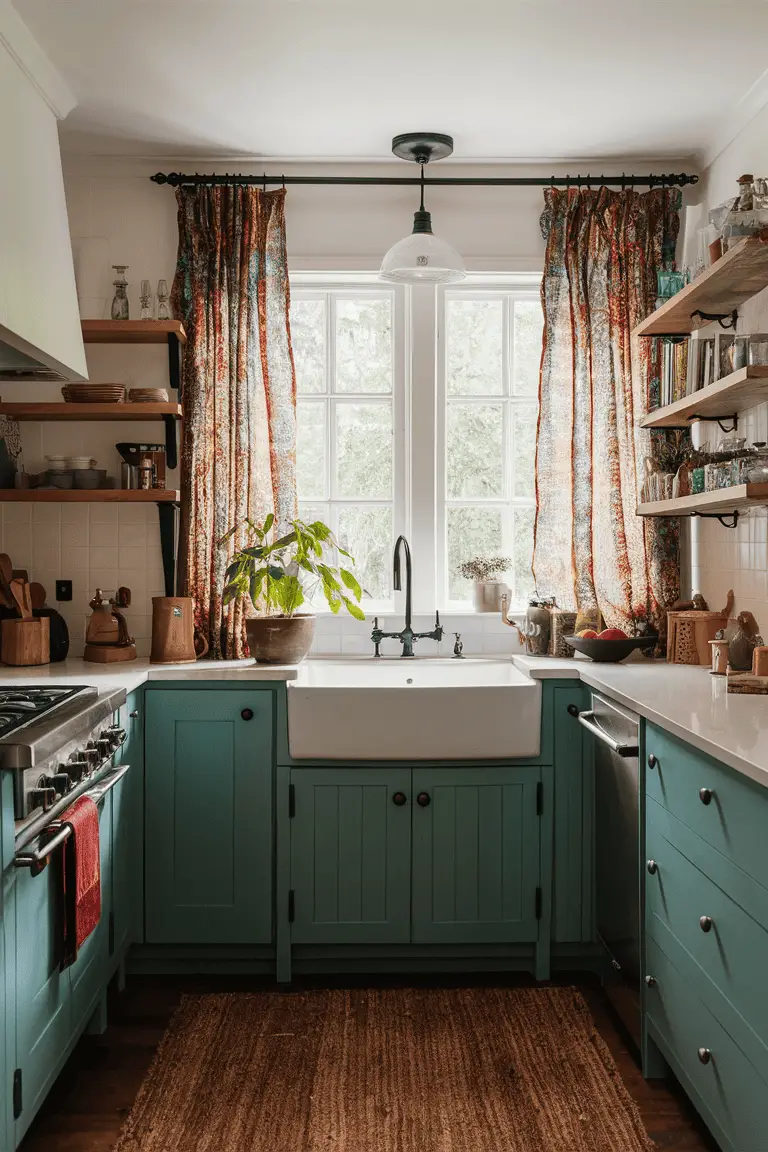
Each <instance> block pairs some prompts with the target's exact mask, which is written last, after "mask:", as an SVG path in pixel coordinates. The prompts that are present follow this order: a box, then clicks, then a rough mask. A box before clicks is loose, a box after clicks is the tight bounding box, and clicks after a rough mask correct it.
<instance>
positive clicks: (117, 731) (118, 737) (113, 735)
mask: <svg viewBox="0 0 768 1152" xmlns="http://www.w3.org/2000/svg"><path fill="white" fill-rule="evenodd" d="M105 735H106V737H107V739H109V740H111V741H112V745H113V747H114V748H119V747H120V746H121V745H122V744H125V728H120V727H119V725H117V724H113V725H112V727H111V728H107V731H106V733H105Z"/></svg>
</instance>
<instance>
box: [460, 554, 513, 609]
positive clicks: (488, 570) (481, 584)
mask: <svg viewBox="0 0 768 1152" xmlns="http://www.w3.org/2000/svg"><path fill="white" fill-rule="evenodd" d="M511 567H512V561H511V560H510V559H509V557H508V556H473V557H472V558H471V559H469V560H465V561H464V562H463V563H462V564H460V565H459V575H460V576H463V577H464V579H465V580H472V581H473V582H474V588H473V593H472V596H473V602H474V607H475V612H498V611H499V609H500V608H501V598H502V596H505V595H506V594H507V592H508V591H509V589H508V588H507V585H506V584H505V583H504V582H503V581H502V580H499V576H501V574H502V572H507V571H508V570H509V569H510V568H511Z"/></svg>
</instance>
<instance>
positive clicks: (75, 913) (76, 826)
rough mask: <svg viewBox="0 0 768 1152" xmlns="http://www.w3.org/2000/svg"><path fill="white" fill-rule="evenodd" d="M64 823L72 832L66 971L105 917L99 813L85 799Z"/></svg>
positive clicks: (66, 873)
mask: <svg viewBox="0 0 768 1152" xmlns="http://www.w3.org/2000/svg"><path fill="white" fill-rule="evenodd" d="M62 822H63V823H64V824H69V826H70V828H71V829H72V834H71V836H70V837H69V839H67V840H65V841H64V868H63V877H64V937H63V949H62V960H61V968H62V969H64V968H68V967H69V966H70V964H74V962H75V960H76V959H77V953H78V950H79V949H80V948H81V947H82V945H83V941H85V940H87V939H88V937H89V936H90V934H91V932H93V930H94V928H95V927H96V925H97V924H98V922H99V919H100V917H101V857H100V852H99V810H98V808H97V807H96V805H95V804H94V802H93V800H91V799H90V797H88V796H81V797H80V798H79V799H77V800H75V802H74V804H72V805H71V806H70V807H69V808H67V810H66V812H64V814H63V816H62Z"/></svg>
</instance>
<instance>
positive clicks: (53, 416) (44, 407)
mask: <svg viewBox="0 0 768 1152" xmlns="http://www.w3.org/2000/svg"><path fill="white" fill-rule="evenodd" d="M766 372H767V373H768V369H766ZM0 416H12V417H13V418H14V420H163V419H165V418H166V417H167V416H170V417H172V418H173V419H175V420H180V419H181V404H171V403H146V404H127V403H126V404H56V403H54V404H2V403H0Z"/></svg>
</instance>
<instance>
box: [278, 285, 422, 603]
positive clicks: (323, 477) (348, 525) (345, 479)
mask: <svg viewBox="0 0 768 1152" xmlns="http://www.w3.org/2000/svg"><path fill="white" fill-rule="evenodd" d="M402 308H403V293H402V291H400V292H398V291H397V290H396V289H394V290H389V289H386V290H381V289H362V288H348V289H344V288H333V289H327V290H324V291H321V290H317V289H311V288H302V287H296V286H295V284H292V287H291V336H292V343H293V354H294V360H295V364H296V385H297V392H298V402H297V420H298V434H297V480H298V490H299V514H300V515H301V516H302V517H303V518H304V519H307V520H308V519H321V520H324V521H325V523H327V524H328V525H330V527H331V528H332V529H333V531H334V532H335V533H336V535H337V536H338V538H339V540H340V542H341V544H342V545H343V547H345V548H346V549H347V550H348V551H349V552H350V553H351V554H352V555H353V556H354V557H355V559H356V561H357V574H358V577H359V579H360V582H361V584H362V585H363V588H364V589H365V591H366V593H367V594H368V596H367V597H366V604H365V608H366V610H368V611H375V610H377V609H386V608H391V607H393V600H392V573H391V568H392V565H391V556H392V546H393V543H394V538H395V531H396V530H397V531H402V521H403V503H404V500H403V475H404V467H403V408H404V383H403V377H404V370H403V359H404V358H403V348H402V332H403V323H402Z"/></svg>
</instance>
